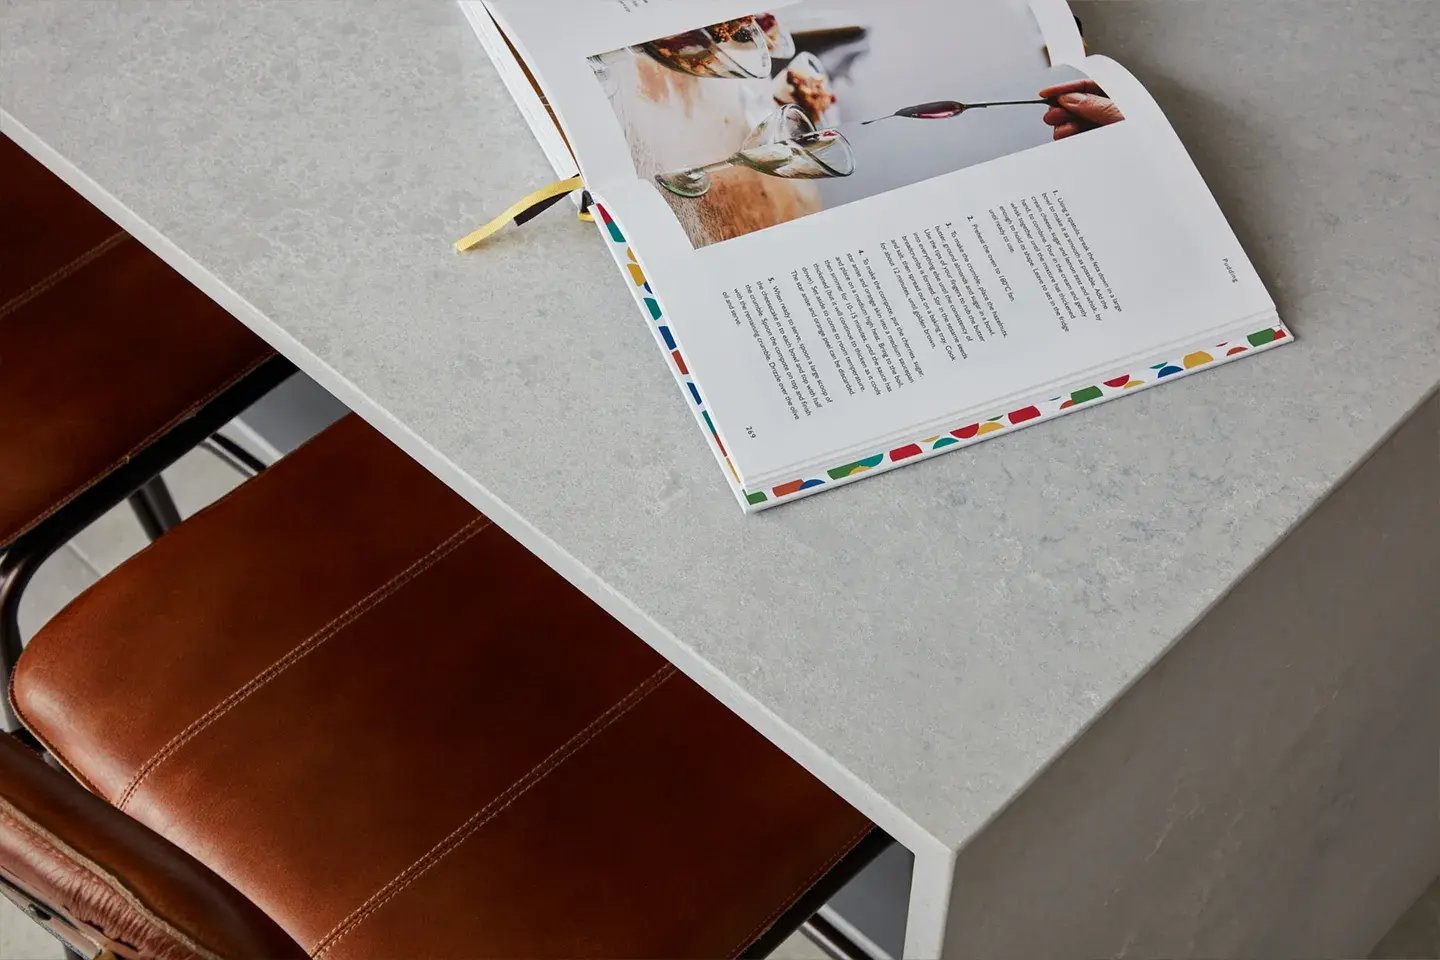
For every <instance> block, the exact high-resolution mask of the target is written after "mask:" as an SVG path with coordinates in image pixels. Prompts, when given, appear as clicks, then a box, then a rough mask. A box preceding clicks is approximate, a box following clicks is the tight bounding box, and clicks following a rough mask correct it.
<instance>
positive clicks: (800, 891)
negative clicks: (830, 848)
mask: <svg viewBox="0 0 1440 960" xmlns="http://www.w3.org/2000/svg"><path fill="white" fill-rule="evenodd" d="M874 829H875V825H874V824H873V823H867V824H866V825H865V827H864V828H863V829H862V830H861V831H860V832H859V833H857V834H855V836H853V837H851V838H850V839H849V840H846V841H845V843H844V844H843V845H842V846H841V847H840V849H839V850H838V851H837V852H836V854H835V855H834V856H833V857H831V858H830V859H829V861H827V862H826V864H825V866H823V867H821V868H820V869H819V870H816V871H815V872H814V873H812V874H811V875H810V876H809V877H808V878H807V879H806V880H805V882H804V883H802V884H800V886H799V887H797V888H796V889H795V892H794V893H792V894H790V896H788V897H786V898H785V900H784V901H783V902H782V903H781V904H780V906H778V907H776V908H775V912H773V913H771V914H770V915H769V916H768V917H766V918H765V919H764V920H762V921H761V922H760V924H759V925H758V926H756V927H755V929H754V930H751V931H750V932H749V933H747V934H745V937H744V938H743V939H742V940H741V941H740V942H739V943H737V944H735V946H733V947H731V948H730V949H729V951H728V952H726V954H725V956H727V957H735V956H739V954H740V951H741V950H743V949H745V948H746V947H747V946H749V945H750V944H752V943H754V942H755V938H757V937H759V936H760V935H761V934H762V933H764V932H765V931H766V930H769V929H770V928H771V927H772V926H774V925H775V921H776V920H779V919H780V917H781V916H782V915H783V914H784V913H785V911H786V910H789V909H790V908H791V907H793V906H794V905H795V904H796V902H797V901H798V900H799V899H800V898H801V897H803V896H804V895H805V891H807V890H809V889H810V888H811V887H812V886H814V885H815V882H816V881H817V880H819V879H820V878H821V877H823V876H825V874H827V873H829V872H830V871H831V870H833V869H835V865H836V864H837V863H839V862H840V861H841V860H843V859H844V858H845V855H846V854H847V853H849V852H850V851H851V850H854V849H855V845H856V844H858V843H859V842H860V841H861V840H863V839H865V835H866V834H868V833H869V832H870V831H871V830H874Z"/></svg>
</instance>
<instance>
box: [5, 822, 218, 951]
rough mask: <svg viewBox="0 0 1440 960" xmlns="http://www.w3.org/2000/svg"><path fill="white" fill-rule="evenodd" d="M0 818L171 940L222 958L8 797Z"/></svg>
mask: <svg viewBox="0 0 1440 960" xmlns="http://www.w3.org/2000/svg"><path fill="white" fill-rule="evenodd" d="M0 820H5V821H7V822H8V823H10V824H12V825H13V826H14V827H15V828H17V832H18V831H20V830H23V831H25V832H26V833H28V834H29V835H30V838H31V840H32V842H34V843H35V844H36V845H37V846H40V847H43V848H45V849H46V850H48V851H49V852H50V853H51V854H53V855H54V856H55V857H56V858H58V859H61V860H68V861H70V862H72V863H74V864H75V865H76V866H77V867H79V868H80V869H82V870H84V871H86V872H87V873H89V874H90V875H91V876H92V877H94V878H95V879H96V880H98V881H99V882H100V883H101V884H102V885H103V886H104V887H105V888H106V889H107V890H109V891H110V892H111V893H113V894H114V895H115V896H117V897H119V898H120V899H121V900H123V901H125V903H126V905H127V906H129V907H130V909H132V910H134V911H135V912H136V913H138V914H140V915H141V916H142V917H144V918H145V919H146V920H147V921H148V922H150V923H152V924H154V925H155V927H156V928H157V929H159V930H160V932H161V933H163V934H164V935H165V936H167V937H169V938H171V939H172V940H174V941H175V943H177V944H178V945H180V946H181V947H184V948H185V949H186V950H189V951H190V952H191V953H193V954H196V955H198V956H201V957H206V958H211V960H221V957H220V956H219V954H217V953H215V952H214V951H212V950H209V949H207V948H205V947H204V946H202V945H201V944H199V943H198V942H197V941H195V940H194V939H192V938H191V937H189V936H187V935H186V934H185V932H184V931H183V930H181V929H180V928H178V927H176V926H175V925H174V924H172V923H171V922H170V921H168V920H166V919H165V918H164V917H162V916H160V915H159V914H158V913H156V912H155V911H154V910H153V909H151V908H150V906H149V905H148V904H146V903H145V901H143V900H141V899H140V897H139V896H138V895H137V894H136V893H135V892H134V891H132V890H131V889H130V888H129V887H127V886H126V885H125V884H124V883H123V882H122V881H121V880H120V879H119V878H118V877H116V876H115V875H114V874H112V873H111V872H110V871H108V870H105V869H103V868H101V866H100V865H99V864H98V863H96V862H95V861H93V860H91V859H90V858H89V857H86V856H84V855H82V854H81V853H80V852H79V851H78V850H76V849H75V848H73V847H71V846H70V845H69V844H67V843H65V842H64V841H63V840H61V839H60V838H59V837H57V836H56V835H55V834H54V833H52V832H50V831H49V830H47V829H45V828H44V827H43V826H41V825H40V824H38V823H36V822H35V821H34V820H32V819H30V817H28V816H26V815H25V813H24V812H23V811H21V810H20V809H19V808H18V807H16V806H15V805H14V804H13V803H11V802H10V801H8V800H4V799H0ZM97 929H99V930H100V932H101V933H105V931H104V929H103V928H99V927H97ZM105 935H106V936H107V937H108V936H109V934H108V933H107V934H105Z"/></svg>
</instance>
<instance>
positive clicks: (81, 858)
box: [0, 734, 305, 960]
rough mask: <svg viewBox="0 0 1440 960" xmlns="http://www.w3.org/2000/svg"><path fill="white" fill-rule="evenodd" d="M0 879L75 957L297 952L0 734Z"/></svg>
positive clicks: (165, 848)
mask: <svg viewBox="0 0 1440 960" xmlns="http://www.w3.org/2000/svg"><path fill="white" fill-rule="evenodd" d="M0 882H3V883H0V886H4V887H9V888H11V889H10V890H6V891H5V892H6V893H7V894H9V895H10V896H11V899H21V900H23V901H28V903H29V904H31V905H33V906H32V907H31V909H30V912H31V914H32V916H33V917H35V918H36V919H37V920H40V921H42V922H45V924H46V925H47V926H49V927H50V928H51V929H52V930H53V931H56V932H58V933H59V934H60V935H62V936H64V937H65V938H66V939H67V940H69V941H70V942H71V944H72V946H73V947H75V948H76V949H77V951H78V952H80V953H82V954H83V953H89V954H94V953H95V952H97V951H98V950H108V951H110V952H112V953H114V954H115V955H116V956H119V957H135V958H141V957H143V958H151V957H154V958H159V960H171V958H185V957H207V958H209V957H235V958H241V957H267V958H269V957H277V958H278V957H297V958H298V957H303V956H304V955H305V953H304V951H303V950H301V949H300V947H299V946H298V945H297V944H296V943H295V942H294V941H293V940H291V939H290V937H288V936H287V935H286V934H285V933H284V932H283V931H281V929H280V928H279V927H278V926H276V925H275V923H274V921H272V920H271V919H270V918H269V917H267V916H266V915H265V914H263V913H262V912H261V911H260V910H259V909H258V908H257V907H256V906H255V905H254V904H252V903H250V901H248V900H246V899H245V898H244V897H243V896H241V895H240V894H239V893H238V892H237V891H236V890H235V889H234V888H233V887H231V886H230V885H229V884H227V883H226V882H225V881H223V880H221V879H220V878H219V877H218V876H216V875H215V874H214V873H212V872H211V871H210V870H209V869H208V868H207V867H205V866H204V865H202V864H201V863H200V862H199V861H198V860H196V859H194V858H193V857H191V856H190V855H189V854H187V853H185V852H184V851H183V850H181V849H180V848H179V847H176V846H175V845H173V844H171V843H170V842H169V841H167V840H165V839H164V838H163V837H161V836H160V835H158V834H156V833H154V832H153V831H151V830H150V829H149V828H147V827H145V826H144V825H142V824H140V823H139V822H137V821H135V820H133V819H131V818H130V817H128V816H126V815H125V814H123V813H121V812H120V811H118V810H116V809H115V808H114V807H112V806H110V805H109V804H108V803H106V802H105V801H103V800H101V799H100V798H98V797H96V796H94V795H92V794H90V793H88V792H87V791H86V790H85V789H84V788H83V787H81V786H80V784H78V783H77V782H75V781H74V780H72V779H71V778H70V777H69V776H67V775H65V774H63V773H61V772H59V771H57V770H54V769H51V768H50V767H49V766H47V765H46V764H45V762H44V761H43V760H41V759H40V757H39V756H38V755H36V754H34V753H32V752H31V751H30V750H28V749H26V748H25V747H24V746H22V745H21V744H20V743H19V742H18V741H16V740H15V739H14V738H12V737H10V736H6V735H3V734H0ZM17 893H18V895H19V896H18V898H17V896H16V894H17ZM22 905H24V904H22Z"/></svg>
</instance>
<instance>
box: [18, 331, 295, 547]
mask: <svg viewBox="0 0 1440 960" xmlns="http://www.w3.org/2000/svg"><path fill="white" fill-rule="evenodd" d="M274 356H275V352H274V351H273V350H268V351H266V352H265V354H263V355H262V356H260V357H259V358H258V359H256V360H254V361H252V362H251V363H250V364H248V365H247V366H245V367H244V368H243V369H241V371H240V372H239V373H237V374H235V376H233V377H231V378H230V379H229V380H226V381H225V382H224V383H223V384H221V385H220V386H218V387H216V388H215V389H214V390H212V391H211V392H210V393H208V394H206V395H205V396H204V397H202V398H201V399H199V400H197V401H195V402H194V403H193V404H191V405H190V406H188V407H186V408H185V410H184V411H183V412H181V413H179V414H177V415H176V416H174V417H173V418H171V419H170V420H168V421H166V422H165V424H164V425H163V426H161V427H158V428H157V429H156V430H155V431H153V432H152V433H151V434H150V435H149V436H147V437H146V438H145V439H144V440H141V441H140V442H139V443H137V444H135V446H133V447H131V448H130V449H129V450H128V451H126V452H125V454H124V455H123V456H121V457H120V459H118V460H116V461H114V462H113V463H111V464H110V465H109V466H108V467H106V468H105V469H104V470H101V471H100V472H99V473H97V474H95V476H93V477H91V478H90V479H89V480H86V481H85V482H84V483H82V484H80V485H79V486H78V487H76V488H75V489H74V490H71V491H70V492H69V493H67V494H66V495H65V496H64V497H63V498H62V499H60V500H59V501H58V502H56V503H54V504H52V505H51V506H50V507H49V508H48V509H47V510H45V511H44V512H43V513H41V514H40V515H39V516H37V517H35V519H33V520H31V521H29V522H28V523H26V524H25V525H24V526H22V527H20V529H18V530H15V531H14V532H12V533H7V534H0V548H3V547H5V546H8V545H9V544H11V543H14V542H15V541H16V540H19V539H20V538H21V537H23V536H25V535H26V534H27V533H29V532H30V531H31V530H34V529H35V528H36V527H38V526H39V525H40V524H42V523H44V522H45V521H46V520H49V519H50V518H51V517H52V516H54V515H55V514H56V513H57V512H59V511H60V510H62V509H64V507H65V506H66V505H67V504H68V503H70V501H72V500H74V499H75V498H76V497H78V496H80V494H82V493H84V492H85V491H86V490H89V489H90V488H91V487H93V486H94V485H95V484H96V483H98V482H99V481H100V480H101V479H102V478H103V477H105V476H106V475H107V474H109V473H110V472H111V471H112V470H114V469H115V468H116V467H118V466H121V465H122V464H125V463H129V462H130V460H131V459H133V458H134V456H135V455H136V454H137V453H139V452H140V451H141V450H144V449H145V448H146V447H148V446H150V444H152V443H154V442H155V441H156V440H158V439H159V438H161V437H163V436H164V435H165V434H167V433H169V432H170V431H171V430H173V429H175V427H176V426H177V425H179V424H181V423H184V422H185V421H186V420H188V419H190V418H191V417H193V416H194V415H195V414H196V412H198V411H199V410H200V409H202V408H203V407H204V406H205V405H206V404H208V403H209V402H210V401H212V400H214V399H215V398H216V397H218V396H220V395H221V394H222V393H224V392H225V391H227V390H229V389H230V388H231V387H233V386H235V385H236V384H237V383H239V382H240V381H241V380H244V379H245V378H246V377H248V376H250V374H252V373H254V372H255V371H256V370H257V369H258V368H259V367H261V366H262V365H263V364H265V363H266V362H268V361H269V360H270V359H271V358H272V357H274Z"/></svg>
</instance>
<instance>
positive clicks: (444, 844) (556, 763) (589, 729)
mask: <svg viewBox="0 0 1440 960" xmlns="http://www.w3.org/2000/svg"><path fill="white" fill-rule="evenodd" d="M674 675H675V668H674V667H673V666H670V665H669V664H666V665H665V666H663V667H661V668H660V669H658V670H656V671H655V672H654V673H652V674H650V676H648V677H646V678H645V679H644V680H643V681H641V682H640V683H639V684H638V685H636V686H635V688H634V689H632V690H631V691H630V692H629V693H627V694H626V695H625V696H624V697H622V698H620V700H618V701H616V702H615V703H614V704H612V705H611V706H610V708H609V709H607V710H606V711H605V712H604V713H602V714H600V715H599V716H598V717H596V718H595V719H593V720H591V721H590V722H589V723H587V724H586V725H585V726H584V727H582V728H581V729H580V730H579V731H577V732H576V733H575V734H574V735H573V736H572V737H571V738H570V739H569V740H566V741H565V742H564V743H563V744H561V745H560V746H558V747H556V748H555V749H554V750H553V751H552V752H551V753H550V755H549V756H547V757H546V758H545V759H544V760H541V761H540V762H539V763H537V764H536V765H535V766H533V767H531V768H530V770H529V772H527V773H526V774H525V775H524V776H522V777H520V779H518V780H516V781H515V782H514V783H512V784H510V786H508V787H506V788H505V789H504V790H503V791H501V792H500V793H499V794H497V795H496V796H495V797H494V799H492V800H491V801H490V802H489V803H487V804H485V806H483V807H481V808H480V809H479V810H477V811H475V812H474V813H473V814H471V815H470V817H469V818H468V819H466V820H465V822H464V823H462V824H460V825H459V826H458V827H456V828H455V829H454V830H452V831H450V833H449V834H447V835H446V836H445V837H444V838H443V839H442V840H440V842H438V843H436V844H435V845H434V846H433V847H431V848H430V849H429V850H428V851H426V853H425V854H424V856H422V857H420V859H418V860H416V861H415V862H414V863H412V864H411V865H410V866H408V867H406V868H405V869H404V870H402V871H401V872H400V873H398V874H396V875H395V877H394V878H393V879H392V880H391V881H390V882H389V883H387V884H385V886H383V887H381V888H380V889H379V890H376V891H375V892H374V893H372V894H371V895H370V897H369V898H368V899H367V900H366V901H365V902H364V903H362V904H361V905H360V906H359V907H356V908H355V909H354V910H352V911H351V912H350V915H349V916H347V917H345V918H344V919H342V920H341V921H340V922H339V923H337V924H336V925H335V926H334V927H333V928H331V930H330V932H329V933H327V934H325V936H323V937H321V938H320V940H319V941H318V942H317V943H316V945H315V947H314V948H313V950H312V951H311V954H310V955H311V956H312V957H314V958H316V960H318V958H320V957H323V956H325V954H326V953H327V952H328V951H330V950H331V949H332V948H333V947H334V946H335V944H337V943H339V942H340V941H341V940H342V939H344V938H345V937H346V936H348V935H349V934H350V933H352V932H353V931H354V930H355V928H356V927H358V926H359V925H360V924H361V923H363V922H364V921H365V919H366V918H367V917H369V916H371V915H372V914H374V913H375V912H376V911H377V910H379V909H380V908H381V907H383V906H385V904H387V903H389V902H390V901H391V900H393V899H394V898H395V897H397V896H398V895H400V894H401V893H403V892H404V891H405V889H406V888H407V887H409V886H410V884H411V883H413V882H415V881H416V880H417V879H419V878H420V877H421V876H422V875H424V874H425V873H426V872H427V871H428V870H429V869H430V868H431V867H433V866H435V864H437V863H439V862H440V861H441V860H443V859H444V858H445V857H447V856H449V855H450V854H451V853H453V852H454V851H455V850H456V849H458V848H459V846H460V845H461V844H462V843H464V842H465V841H466V840H468V839H469V838H470V837H471V836H472V835H473V834H474V833H475V832H476V831H477V830H479V829H480V828H481V827H483V826H485V824H487V823H489V822H490V821H491V820H494V819H495V818H496V817H498V816H499V815H500V814H501V813H503V812H505V810H506V809H507V808H508V807H509V806H510V805H511V804H513V803H515V801H517V800H519V799H520V798H521V797H522V796H524V795H525V793H526V792H527V791H528V790H529V789H530V788H531V787H533V786H535V785H536V784H537V783H539V782H541V781H542V780H544V779H545V778H546V777H548V776H549V775H550V774H552V773H554V772H555V770H556V769H558V768H559V767H560V766H561V765H562V764H563V763H565V761H567V760H569V759H570V758H571V757H572V756H574V755H575V754H576V753H578V752H579V751H580V750H582V749H583V748H584V747H585V746H586V744H588V743H590V741H592V740H594V739H595V738H596V737H598V736H600V734H602V733H604V732H605V730H607V729H608V728H609V727H610V726H611V725H612V724H614V723H615V722H616V721H617V720H619V719H620V718H621V717H623V716H624V715H625V714H627V713H629V712H630V711H631V710H633V709H635V707H637V706H638V705H639V704H640V702H641V701H643V700H644V699H645V698H646V697H648V696H650V694H652V693H654V692H655V691H656V690H658V689H659V688H660V686H661V685H662V684H663V683H665V681H666V680H669V679H670V678H671V677H673V676H674Z"/></svg>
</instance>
